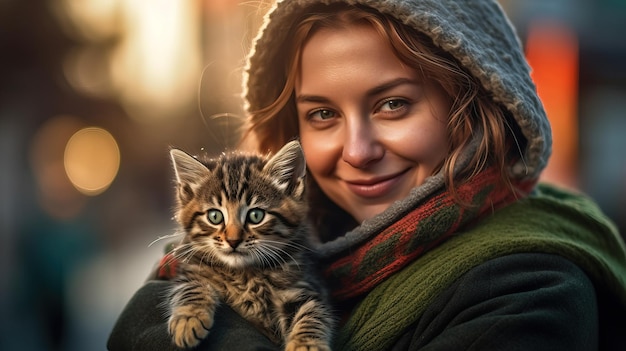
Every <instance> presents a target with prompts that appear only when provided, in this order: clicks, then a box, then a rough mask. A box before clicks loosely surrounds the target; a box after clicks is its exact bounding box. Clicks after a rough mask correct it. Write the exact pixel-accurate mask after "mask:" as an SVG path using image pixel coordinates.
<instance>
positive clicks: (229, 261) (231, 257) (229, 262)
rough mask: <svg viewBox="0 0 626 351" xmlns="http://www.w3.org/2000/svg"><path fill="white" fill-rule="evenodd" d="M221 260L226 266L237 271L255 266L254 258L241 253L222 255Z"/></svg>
mask: <svg viewBox="0 0 626 351" xmlns="http://www.w3.org/2000/svg"><path fill="white" fill-rule="evenodd" d="M220 258H221V260H222V262H224V264H225V265H226V266H228V267H231V268H236V269H241V268H244V267H249V266H253V265H254V264H255V261H254V259H253V258H252V257H250V256H248V255H244V254H240V253H234V252H230V253H228V254H224V255H222V256H221V257H220Z"/></svg>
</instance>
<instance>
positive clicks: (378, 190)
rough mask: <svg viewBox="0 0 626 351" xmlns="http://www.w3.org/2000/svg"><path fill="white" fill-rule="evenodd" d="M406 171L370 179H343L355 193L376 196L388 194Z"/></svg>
mask: <svg viewBox="0 0 626 351" xmlns="http://www.w3.org/2000/svg"><path fill="white" fill-rule="evenodd" d="M406 172H407V171H402V172H399V173H395V174H393V175H390V176H384V177H377V178H372V179H367V180H365V179H363V180H351V181H345V182H346V185H347V187H348V189H350V191H352V192H353V193H354V194H355V195H357V196H360V197H363V198H376V197H381V196H384V195H385V194H388V193H389V192H390V191H391V189H393V188H394V186H395V185H396V184H398V182H400V179H401V178H402V176H403V175H404V174H405V173H406Z"/></svg>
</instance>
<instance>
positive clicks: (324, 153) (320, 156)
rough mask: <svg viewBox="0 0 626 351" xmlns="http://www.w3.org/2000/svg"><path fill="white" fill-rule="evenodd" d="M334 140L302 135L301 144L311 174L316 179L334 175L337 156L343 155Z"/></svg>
mask: <svg viewBox="0 0 626 351" xmlns="http://www.w3.org/2000/svg"><path fill="white" fill-rule="evenodd" d="M333 140H334V138H330V137H328V136H326V137H322V136H320V135H309V134H307V133H302V134H301V135H300V142H301V145H302V150H303V151H304V155H305V157H306V164H307V168H308V170H309V172H311V174H312V175H313V176H314V177H315V178H318V177H320V176H324V175H328V174H330V173H332V172H333V171H334V169H335V165H336V164H337V157H338V156H337V155H341V147H338V146H337V145H336V144H337V143H336V142H333Z"/></svg>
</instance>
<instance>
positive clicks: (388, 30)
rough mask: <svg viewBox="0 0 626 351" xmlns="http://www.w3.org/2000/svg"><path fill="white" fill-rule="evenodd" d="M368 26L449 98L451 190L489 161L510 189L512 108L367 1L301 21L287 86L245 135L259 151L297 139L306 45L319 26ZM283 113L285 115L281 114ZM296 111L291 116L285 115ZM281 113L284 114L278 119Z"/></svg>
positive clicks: (516, 141) (325, 9) (446, 166)
mask: <svg viewBox="0 0 626 351" xmlns="http://www.w3.org/2000/svg"><path fill="white" fill-rule="evenodd" d="M355 24H356V25H369V26H372V27H373V28H375V29H376V30H377V32H378V33H379V34H380V35H381V36H382V37H383V38H385V39H386V40H388V41H389V43H390V44H391V46H392V48H393V50H394V51H395V54H396V56H397V57H398V58H399V59H400V60H401V61H402V62H403V63H405V64H406V65H408V66H409V67H413V68H414V69H415V70H416V71H417V72H418V74H420V75H421V77H422V79H423V80H424V82H427V83H429V85H431V86H435V87H436V88H437V89H441V90H442V91H443V92H444V93H445V94H446V95H447V96H448V98H449V101H450V102H451V108H450V111H449V113H448V122H447V135H448V138H449V150H448V152H447V156H446V158H445V159H444V161H443V162H442V164H441V165H440V167H439V168H438V169H436V170H435V172H438V171H442V172H443V175H444V179H445V183H446V187H447V189H448V190H449V191H450V193H451V194H452V195H453V196H454V198H455V199H456V201H457V202H459V203H461V204H463V202H462V200H461V199H460V198H459V197H458V196H457V193H456V190H455V189H456V185H458V184H457V182H460V183H462V182H464V181H467V180H469V179H470V178H471V177H472V176H474V175H476V174H478V173H480V172H481V171H482V170H484V169H485V168H486V167H488V166H495V167H497V169H499V170H500V174H501V177H500V179H501V182H500V183H501V184H499V185H501V186H507V187H509V188H511V181H510V178H509V173H508V166H509V165H510V161H511V160H510V159H509V158H510V156H509V155H513V154H515V153H514V152H512V150H511V148H512V147H516V149H522V148H523V147H524V146H523V145H520V144H523V143H524V139H523V137H522V136H521V133H520V132H519V130H517V129H516V128H518V127H517V124H515V123H512V122H511V121H512V118H511V116H510V115H509V113H508V112H507V111H506V110H505V109H504V108H503V107H502V106H501V105H500V104H498V103H496V102H495V101H494V100H493V98H492V96H491V95H490V94H489V93H488V92H487V91H486V90H485V89H484V88H483V87H482V85H481V84H480V83H479V82H478V80H477V79H476V78H475V77H473V76H472V75H471V74H469V73H468V72H467V71H466V70H465V69H464V68H463V67H462V65H461V64H459V62H457V60H456V59H454V58H453V57H452V56H451V55H450V54H448V53H447V52H446V51H444V50H442V49H441V48H438V47H437V46H435V45H434V44H433V42H432V40H431V39H430V38H429V37H427V36H426V35H424V34H423V33H420V32H418V31H416V30H415V29H413V28H411V27H409V26H406V25H404V24H402V23H400V22H399V21H397V20H396V19H394V18H392V17H390V16H387V15H385V14H381V13H380V12H378V11H375V10H373V9H370V8H368V7H362V6H349V5H343V4H342V5H334V6H326V5H324V6H318V7H314V8H312V9H311V10H309V11H306V14H304V15H303V16H302V18H300V19H299V21H298V22H297V25H296V27H295V31H294V32H293V33H294V34H293V35H292V36H291V42H290V44H289V49H288V51H287V55H289V56H288V57H287V63H288V64H287V65H286V71H285V72H284V77H285V78H284V79H283V86H282V90H281V91H280V93H279V94H278V97H277V98H276V99H275V100H274V101H273V102H272V103H271V104H269V105H268V106H266V107H265V108H262V109H260V110H257V111H250V115H249V118H248V121H247V126H246V130H244V139H246V138H250V137H252V139H255V142H256V147H257V149H258V150H260V151H268V150H269V151H274V152H275V151H276V150H278V149H280V147H282V146H283V145H284V144H285V143H286V142H287V141H289V140H291V139H294V138H297V136H298V120H297V112H296V104H295V100H294V87H295V81H296V77H297V73H298V71H299V69H300V56H301V51H302V47H303V46H304V45H305V44H306V42H307V40H308V39H309V38H310V37H311V36H312V35H313V34H314V33H316V32H317V31H318V30H319V29H320V28H331V29H332V28H343V27H346V26H351V25H355ZM281 116H282V117H281ZM285 116H291V117H292V118H285ZM279 117H280V118H279ZM475 135H479V136H481V137H480V143H479V145H478V148H477V150H476V151H475V152H474V153H472V155H471V159H470V160H469V162H466V163H464V164H465V165H464V166H463V167H460V169H458V170H457V172H454V169H455V168H456V167H457V164H459V162H460V159H461V157H462V155H463V151H464V150H466V149H467V147H468V145H469V143H470V142H471V140H472V139H473V137H474V136H475Z"/></svg>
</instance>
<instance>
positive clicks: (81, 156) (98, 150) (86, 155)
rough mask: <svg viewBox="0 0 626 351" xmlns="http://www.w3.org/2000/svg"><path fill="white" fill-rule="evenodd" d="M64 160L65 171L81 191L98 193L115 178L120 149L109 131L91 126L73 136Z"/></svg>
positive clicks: (68, 143) (87, 193)
mask: <svg viewBox="0 0 626 351" xmlns="http://www.w3.org/2000/svg"><path fill="white" fill-rule="evenodd" d="M63 161H64V165H65V172H66V173H67V176H68V178H69V179H70V181H71V182H72V184H73V185H74V187H76V189H78V191H80V192H81V193H83V194H85V195H98V194H100V193H102V192H103V191H105V190H106V189H107V188H108V187H109V185H111V183H112V182H113V180H114V179H115V176H116V175H117V171H118V169H119V165H120V151H119V148H118V146H117V142H116V141H115V139H114V138H113V136H112V135H111V134H110V133H109V132H107V131H106V130H104V129H102V128H96V127H89V128H84V129H81V130H79V131H78V132H76V133H75V134H74V135H73V136H72V137H71V138H70V140H69V141H68V142H67V146H66V147H65V154H64V158H63Z"/></svg>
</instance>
